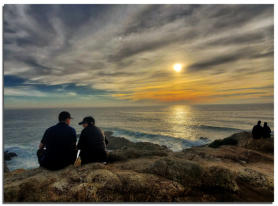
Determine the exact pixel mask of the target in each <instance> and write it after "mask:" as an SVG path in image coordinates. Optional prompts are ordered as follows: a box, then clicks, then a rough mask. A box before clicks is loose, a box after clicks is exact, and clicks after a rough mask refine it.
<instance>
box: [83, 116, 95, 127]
mask: <svg viewBox="0 0 278 206" xmlns="http://www.w3.org/2000/svg"><path fill="white" fill-rule="evenodd" d="M79 125H82V126H83V127H84V128H85V127H88V126H89V125H95V119H94V118H93V117H92V116H88V117H85V118H84V119H83V121H82V122H79Z"/></svg>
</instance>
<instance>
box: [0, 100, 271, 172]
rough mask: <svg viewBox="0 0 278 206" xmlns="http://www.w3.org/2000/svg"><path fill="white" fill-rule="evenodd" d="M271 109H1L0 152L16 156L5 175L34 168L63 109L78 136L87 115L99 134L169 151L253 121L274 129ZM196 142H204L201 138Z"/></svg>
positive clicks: (260, 106)
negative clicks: (0, 137)
mask: <svg viewBox="0 0 278 206" xmlns="http://www.w3.org/2000/svg"><path fill="white" fill-rule="evenodd" d="M273 107H274V106H273V104H244V105H198V106H197V105H196V106H189V105H172V106H159V107H158V106H156V107H113V108H112V107H111V108H67V109H4V123H3V124H4V151H7V150H8V151H9V152H16V153H17V155H18V156H17V157H15V158H13V159H12V160H11V161H7V165H8V167H9V169H10V170H14V169H18V168H25V169H30V168H35V167H38V162H37V157H36V151H37V148H38V144H39V142H40V140H41V138H42V136H43V133H44V131H45V130H46V129H47V128H48V127H50V126H52V125H54V124H56V123H57V121H58V120H57V116H58V114H59V112H61V111H62V110H66V111H69V112H70V113H71V115H72V116H73V117H74V119H73V120H72V122H71V126H72V127H74V128H75V129H76V131H77V133H80V132H81V130H82V127H81V126H79V125H78V122H80V121H81V120H82V119H83V117H85V116H88V115H92V116H93V117H94V118H95V120H96V125H97V126H99V127H100V128H102V129H103V130H104V131H113V132H114V135H115V136H121V137H125V138H127V139H129V140H131V141H134V142H138V141H147V142H152V143H157V144H160V145H166V146H167V147H169V148H170V149H172V150H173V151H180V150H182V149H186V148H190V147H192V146H198V145H203V144H207V143H208V142H210V141H213V140H215V139H222V138H225V137H228V136H229V135H232V134H234V133H236V132H240V131H251V129H252V127H253V125H254V124H256V123H257V121H258V120H261V121H262V122H264V121H266V122H268V124H269V126H270V128H271V129H272V130H273V128H274V108H273ZM200 137H206V138H201V139H200Z"/></svg>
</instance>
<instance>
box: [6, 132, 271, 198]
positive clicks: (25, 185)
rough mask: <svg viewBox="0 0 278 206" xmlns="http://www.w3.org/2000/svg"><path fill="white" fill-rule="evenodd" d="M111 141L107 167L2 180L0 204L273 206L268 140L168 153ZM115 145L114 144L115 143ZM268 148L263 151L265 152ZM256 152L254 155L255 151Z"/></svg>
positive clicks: (10, 175)
mask: <svg viewBox="0 0 278 206" xmlns="http://www.w3.org/2000/svg"><path fill="white" fill-rule="evenodd" d="M108 134H109V135H110V136H109V137H108V138H110V143H109V144H111V142H112V146H110V148H111V149H112V152H110V153H109V163H108V164H107V165H104V164H101V163H91V164H87V165H84V166H81V167H79V168H75V167H73V166H72V165H71V166H68V167H67V168H64V169H62V170H59V171H47V170H45V169H43V168H36V169H32V170H23V169H19V170H15V171H11V172H5V174H4V202H219V201H225V202H256V201H259V202H272V201H273V199H274V184H273V180H274V168H273V163H274V157H273V153H271V152H270V150H269V148H272V146H273V145H272V146H271V142H272V143H273V141H272V140H266V141H267V143H266V144H267V146H265V147H262V146H260V145H259V143H260V144H263V142H257V141H254V142H253V141H252V139H251V138H250V134H249V133H239V134H235V135H232V136H231V137H230V139H234V140H236V141H237V144H236V145H234V144H229V141H230V140H229V141H228V144H226V143H227V141H226V140H225V141H222V143H224V144H222V143H221V144H220V145H218V146H217V147H216V148H213V147H209V146H203V147H193V148H190V149H186V150H184V151H181V152H172V151H170V150H169V149H168V148H167V147H163V146H159V145H157V144H152V143H146V142H143V143H142V142H140V143H139V142H138V143H134V142H130V141H129V140H126V139H124V138H117V137H113V136H111V135H112V133H108ZM117 140H118V142H117ZM266 148H267V149H266ZM257 149H258V150H257Z"/></svg>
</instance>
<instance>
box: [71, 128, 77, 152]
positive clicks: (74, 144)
mask: <svg viewBox="0 0 278 206" xmlns="http://www.w3.org/2000/svg"><path fill="white" fill-rule="evenodd" d="M72 140H73V148H74V150H77V146H76V142H77V138H76V131H75V129H73V138H72Z"/></svg>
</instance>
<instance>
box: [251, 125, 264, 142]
mask: <svg viewBox="0 0 278 206" xmlns="http://www.w3.org/2000/svg"><path fill="white" fill-rule="evenodd" d="M262 129H263V128H262V126H261V121H258V124H257V125H255V126H254V127H253V130H252V135H253V138H254V139H260V138H261V137H262Z"/></svg>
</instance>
